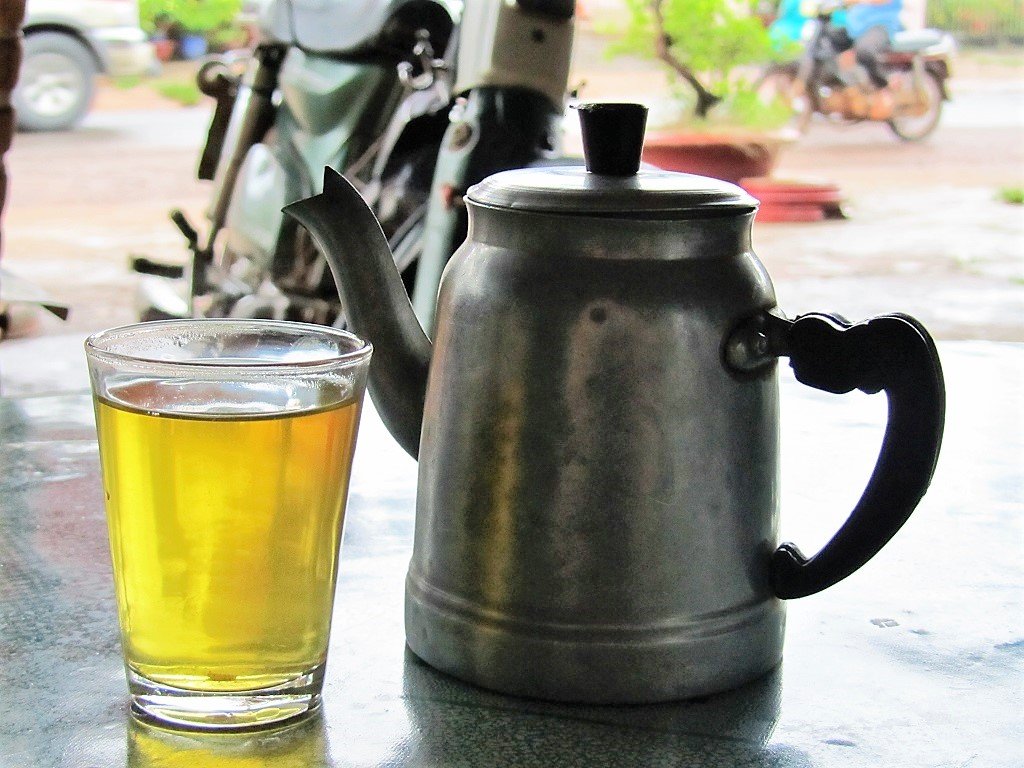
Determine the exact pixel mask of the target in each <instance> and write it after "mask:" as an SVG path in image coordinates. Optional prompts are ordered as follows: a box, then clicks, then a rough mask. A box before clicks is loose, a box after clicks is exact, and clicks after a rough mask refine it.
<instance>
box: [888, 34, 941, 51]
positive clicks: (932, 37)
mask: <svg viewBox="0 0 1024 768" xmlns="http://www.w3.org/2000/svg"><path fill="white" fill-rule="evenodd" d="M944 36H945V33H944V32H942V31H940V30H938V29H905V30H902V31H900V32H897V33H896V34H895V35H893V38H892V50H893V52H894V53H914V52H916V51H923V50H924V49H925V48H931V47H932V46H933V45H938V44H939V43H941V42H942V40H943V37H944Z"/></svg>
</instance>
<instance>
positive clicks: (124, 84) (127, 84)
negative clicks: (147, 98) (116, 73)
mask: <svg viewBox="0 0 1024 768" xmlns="http://www.w3.org/2000/svg"><path fill="white" fill-rule="evenodd" d="M141 82H142V78H141V77H139V76H138V75H123V76H122V77H115V78H114V87H115V88H117V89H118V90H119V91H130V90H131V89H132V88H135V87H136V86H137V85H139V84H140V83H141Z"/></svg>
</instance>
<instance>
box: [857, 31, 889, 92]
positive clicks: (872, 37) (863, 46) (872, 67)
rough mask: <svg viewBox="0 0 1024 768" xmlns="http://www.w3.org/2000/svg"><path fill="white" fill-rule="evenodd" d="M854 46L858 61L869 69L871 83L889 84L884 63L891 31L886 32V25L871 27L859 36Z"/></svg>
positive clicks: (877, 86) (876, 84)
mask: <svg viewBox="0 0 1024 768" xmlns="http://www.w3.org/2000/svg"><path fill="white" fill-rule="evenodd" d="M853 48H854V53H855V54H856V56H857V63H858V64H860V65H861V66H862V67H864V69H865V70H867V73H868V77H869V78H871V84H872V85H874V86H875V88H879V89H881V88H885V86H887V85H888V84H889V78H888V77H886V74H885V65H884V64H883V63H882V60H883V58H884V57H885V54H886V52H887V51H888V50H889V33H888V32H886V30H885V27H871V29H869V30H867V31H866V32H865V33H864V34H862V35H861V36H860V37H858V38H857V41H856V42H855V43H854V46H853Z"/></svg>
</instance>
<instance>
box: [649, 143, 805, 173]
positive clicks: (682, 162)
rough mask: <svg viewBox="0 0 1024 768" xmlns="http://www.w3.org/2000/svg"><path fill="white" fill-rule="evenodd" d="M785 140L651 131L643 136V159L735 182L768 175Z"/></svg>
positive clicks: (651, 162) (674, 168)
mask: <svg viewBox="0 0 1024 768" xmlns="http://www.w3.org/2000/svg"><path fill="white" fill-rule="evenodd" d="M784 143H785V140H784V139H783V138H780V137H775V136H771V135H768V134H765V135H758V134H750V135H735V136H734V135H729V134H703V133H680V132H673V131H653V132H650V133H648V134H647V136H646V138H645V139H644V155H643V159H644V161H645V162H648V163H650V164H651V165H656V166H658V167H659V168H663V169H665V170H667V171H682V172H684V173H695V174H698V175H700V176H711V177H713V178H716V179H723V180H725V181H731V182H732V183H734V184H735V183H738V182H739V180H740V179H744V178H750V177H755V176H769V175H770V174H771V171H772V169H773V168H774V167H775V162H776V160H777V158H778V153H779V149H780V148H781V147H782V145H783V144H784Z"/></svg>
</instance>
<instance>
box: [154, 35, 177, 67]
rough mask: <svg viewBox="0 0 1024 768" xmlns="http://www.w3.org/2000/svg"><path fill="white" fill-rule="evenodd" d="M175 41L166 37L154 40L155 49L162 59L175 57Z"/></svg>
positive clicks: (167, 59)
mask: <svg viewBox="0 0 1024 768" xmlns="http://www.w3.org/2000/svg"><path fill="white" fill-rule="evenodd" d="M174 49H175V42H174V41H173V40H168V39H167V38H166V37H159V38H155V39H154V40H153V50H154V51H155V52H156V57H157V58H158V59H159V60H160V61H170V60H171V59H172V58H173V57H174Z"/></svg>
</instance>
